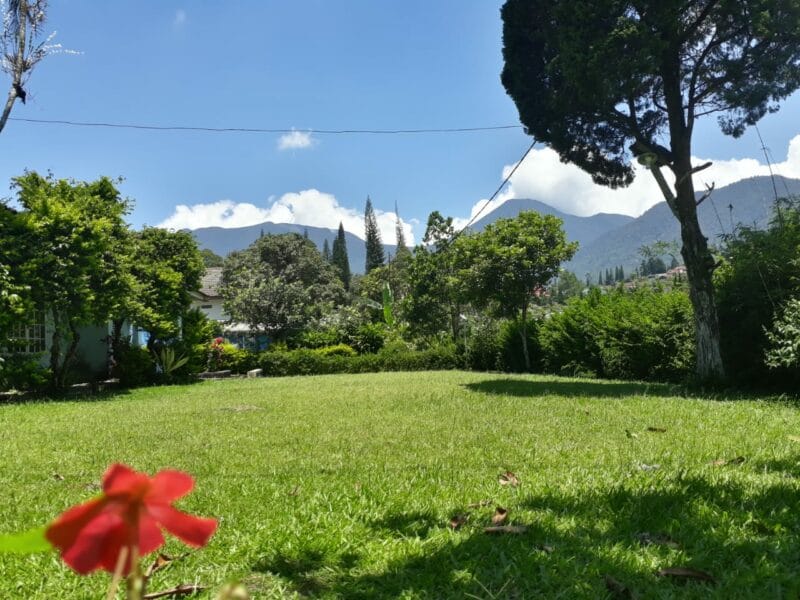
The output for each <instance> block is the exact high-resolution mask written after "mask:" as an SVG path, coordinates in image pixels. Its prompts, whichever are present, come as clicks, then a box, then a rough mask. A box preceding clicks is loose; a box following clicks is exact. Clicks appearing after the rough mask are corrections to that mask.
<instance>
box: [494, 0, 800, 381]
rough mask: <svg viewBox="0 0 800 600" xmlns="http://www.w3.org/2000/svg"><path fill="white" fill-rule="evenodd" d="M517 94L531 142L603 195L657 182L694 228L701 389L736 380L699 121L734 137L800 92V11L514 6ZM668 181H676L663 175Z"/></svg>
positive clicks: (685, 251)
mask: <svg viewBox="0 0 800 600" xmlns="http://www.w3.org/2000/svg"><path fill="white" fill-rule="evenodd" d="M502 17H503V43H504V48H503V57H504V59H505V68H504V69H503V75H502V80H503V85H504V86H505V88H506V90H507V91H508V93H509V94H510V95H511V97H512V98H513V99H514V102H515V103H516V105H517V109H518V110H519V114H520V120H521V121H522V123H523V124H524V125H525V127H526V128H527V131H528V132H529V133H530V135H532V136H534V137H535V138H536V139H537V140H539V141H541V142H545V143H547V144H549V145H550V147H551V148H552V149H553V150H555V151H556V152H557V153H558V154H559V156H560V158H561V160H563V161H565V162H571V163H574V164H576V165H577V166H578V167H580V168H581V169H583V170H584V171H586V172H588V173H589V174H590V175H591V176H592V179H593V180H594V181H595V182H596V183H598V184H601V185H606V186H609V187H612V188H616V187H621V186H627V185H629V184H630V183H631V182H632V181H633V178H634V175H635V171H634V168H633V164H632V159H633V158H636V159H637V161H638V162H639V163H640V164H641V165H643V166H644V167H645V168H646V169H647V170H649V171H650V172H651V173H652V176H653V177H654V178H655V181H656V182H657V184H658V186H659V189H660V190H661V192H662V195H663V196H664V199H665V200H666V202H667V205H668V206H669V208H670V210H671V211H672V214H673V215H674V216H675V218H676V219H677V221H678V223H679V224H680V230H681V241H682V244H683V245H682V248H681V255H682V256H683V262H684V264H685V265H686V269H687V276H688V281H689V296H690V298H691V301H692V306H693V308H694V322H695V331H696V339H695V342H696V366H695V371H696V374H697V376H698V377H699V378H700V379H716V378H720V377H723V376H724V373H725V370H724V367H723V363H722V355H721V352H720V329H719V321H718V318H717V308H716V304H715V299H714V286H713V283H712V274H713V271H714V268H715V264H716V263H715V261H714V258H713V256H712V255H711V252H710V251H709V248H708V242H707V240H706V237H705V236H704V235H703V232H702V231H701V229H700V223H699V221H698V218H697V206H698V204H700V203H701V202H703V201H704V200H705V199H706V198H707V197H708V195H709V194H710V193H711V191H710V190H708V191H707V193H705V194H702V195H699V196H698V195H695V185H694V175H695V174H696V173H697V172H699V171H701V170H703V169H705V168H706V167H708V166H710V163H706V164H703V165H695V164H693V163H692V134H693V131H694V126H695V124H696V121H697V119H698V118H701V117H703V116H708V115H715V116H717V119H718V122H719V124H720V126H721V129H722V132H723V133H725V134H728V135H732V136H734V137H738V136H741V135H742V134H743V133H744V131H745V129H746V128H747V127H748V126H750V125H754V124H755V123H756V122H758V120H759V119H761V117H763V116H764V115H765V114H767V113H769V112H774V111H775V110H777V108H778V102H780V101H781V100H783V99H785V98H786V97H788V96H789V95H790V94H792V93H793V92H794V91H795V90H797V89H798V87H800V3H798V1H797V0H640V1H637V2H631V1H630V0H593V1H592V2H575V0H507V2H506V3H505V5H504V6H503V9H502ZM662 169H665V172H663V173H662Z"/></svg>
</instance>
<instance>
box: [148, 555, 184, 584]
mask: <svg viewBox="0 0 800 600" xmlns="http://www.w3.org/2000/svg"><path fill="white" fill-rule="evenodd" d="M184 556H185V555H184ZM178 558H182V556H179V557H178ZM173 560H175V558H173V557H172V556H170V555H169V554H163V553H161V552H159V553H158V556H156V559H155V560H154V561H153V562H152V563H151V564H150V566H149V567H147V569H146V570H145V572H144V578H145V579H150V577H152V575H153V573H155V572H156V571H160V570H161V569H163V568H164V567H166V566H168V565H170V564H171V563H172V561H173Z"/></svg>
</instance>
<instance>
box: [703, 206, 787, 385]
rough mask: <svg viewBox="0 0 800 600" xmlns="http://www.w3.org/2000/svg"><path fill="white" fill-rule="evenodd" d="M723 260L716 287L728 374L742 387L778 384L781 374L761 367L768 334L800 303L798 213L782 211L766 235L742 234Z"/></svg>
mask: <svg viewBox="0 0 800 600" xmlns="http://www.w3.org/2000/svg"><path fill="white" fill-rule="evenodd" d="M723 254H724V258H723V260H722V262H721V265H720V267H719V268H718V269H717V272H716V275H715V286H716V293H717V305H718V307H719V318H720V329H721V334H722V350H723V357H724V359H725V362H726V366H727V369H728V372H729V373H730V374H731V375H732V376H733V377H734V378H735V379H736V381H737V382H738V383H740V384H754V383H762V382H770V383H773V384H779V383H780V376H781V374H782V372H771V371H770V370H769V369H768V368H767V365H766V363H765V362H764V356H765V353H766V351H767V347H768V339H767V335H766V331H767V330H768V329H769V328H770V327H772V325H773V322H775V320H776V318H777V317H778V315H779V314H780V312H781V309H782V307H783V306H785V305H786V303H787V302H788V301H789V300H790V299H791V298H796V297H800V211H798V210H796V209H793V208H790V207H785V208H784V210H783V211H782V218H781V220H780V221H778V220H777V219H776V220H774V221H773V222H772V224H771V225H770V227H769V228H768V229H767V230H765V231H764V230H756V229H752V228H747V227H742V228H740V229H739V230H738V231H737V232H736V234H735V235H734V236H731V237H729V238H728V239H727V240H726V243H725V248H724V251H723ZM744 340H746V343H744V342H743V341H744Z"/></svg>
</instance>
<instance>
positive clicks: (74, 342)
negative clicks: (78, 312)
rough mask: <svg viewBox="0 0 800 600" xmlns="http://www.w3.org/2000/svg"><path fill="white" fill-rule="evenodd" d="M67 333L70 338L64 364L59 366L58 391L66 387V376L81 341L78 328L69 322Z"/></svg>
mask: <svg viewBox="0 0 800 600" xmlns="http://www.w3.org/2000/svg"><path fill="white" fill-rule="evenodd" d="M69 331H70V335H71V338H70V342H69V346H68V347H67V352H66V353H65V354H64V362H63V363H62V364H61V372H60V376H59V380H58V386H59V388H60V389H64V388H65V387H66V385H67V374H68V373H69V368H70V366H71V365H72V361H73V360H74V359H75V354H76V353H77V352H78V342H80V340H81V334H80V333H78V328H77V327H76V326H75V324H74V323H73V322H72V321H71V320H70V322H69Z"/></svg>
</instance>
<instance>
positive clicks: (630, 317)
mask: <svg viewBox="0 0 800 600" xmlns="http://www.w3.org/2000/svg"><path fill="white" fill-rule="evenodd" d="M692 323H693V321H692V308H691V304H690V302H689V298H688V296H687V295H686V293H685V292H684V291H682V290H674V291H663V290H660V289H652V288H642V289H638V290H636V291H633V292H627V291H624V290H622V289H618V290H615V291H612V292H610V293H608V294H601V293H600V292H599V290H593V291H592V292H591V293H590V294H589V295H588V296H587V297H586V298H578V299H573V300H572V301H571V302H570V303H568V305H567V306H566V308H565V309H564V310H563V311H561V312H559V313H554V314H552V315H551V316H550V317H549V318H547V319H544V320H543V321H542V323H541V325H540V336H539V340H540V343H541V349H542V364H543V367H544V368H545V370H547V371H550V372H555V373H560V374H565V375H593V376H600V377H610V378H621V379H655V380H662V381H674V380H680V379H683V378H685V377H686V376H687V375H689V373H690V371H691V368H692V365H693V362H694V330H693V325H692Z"/></svg>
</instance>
